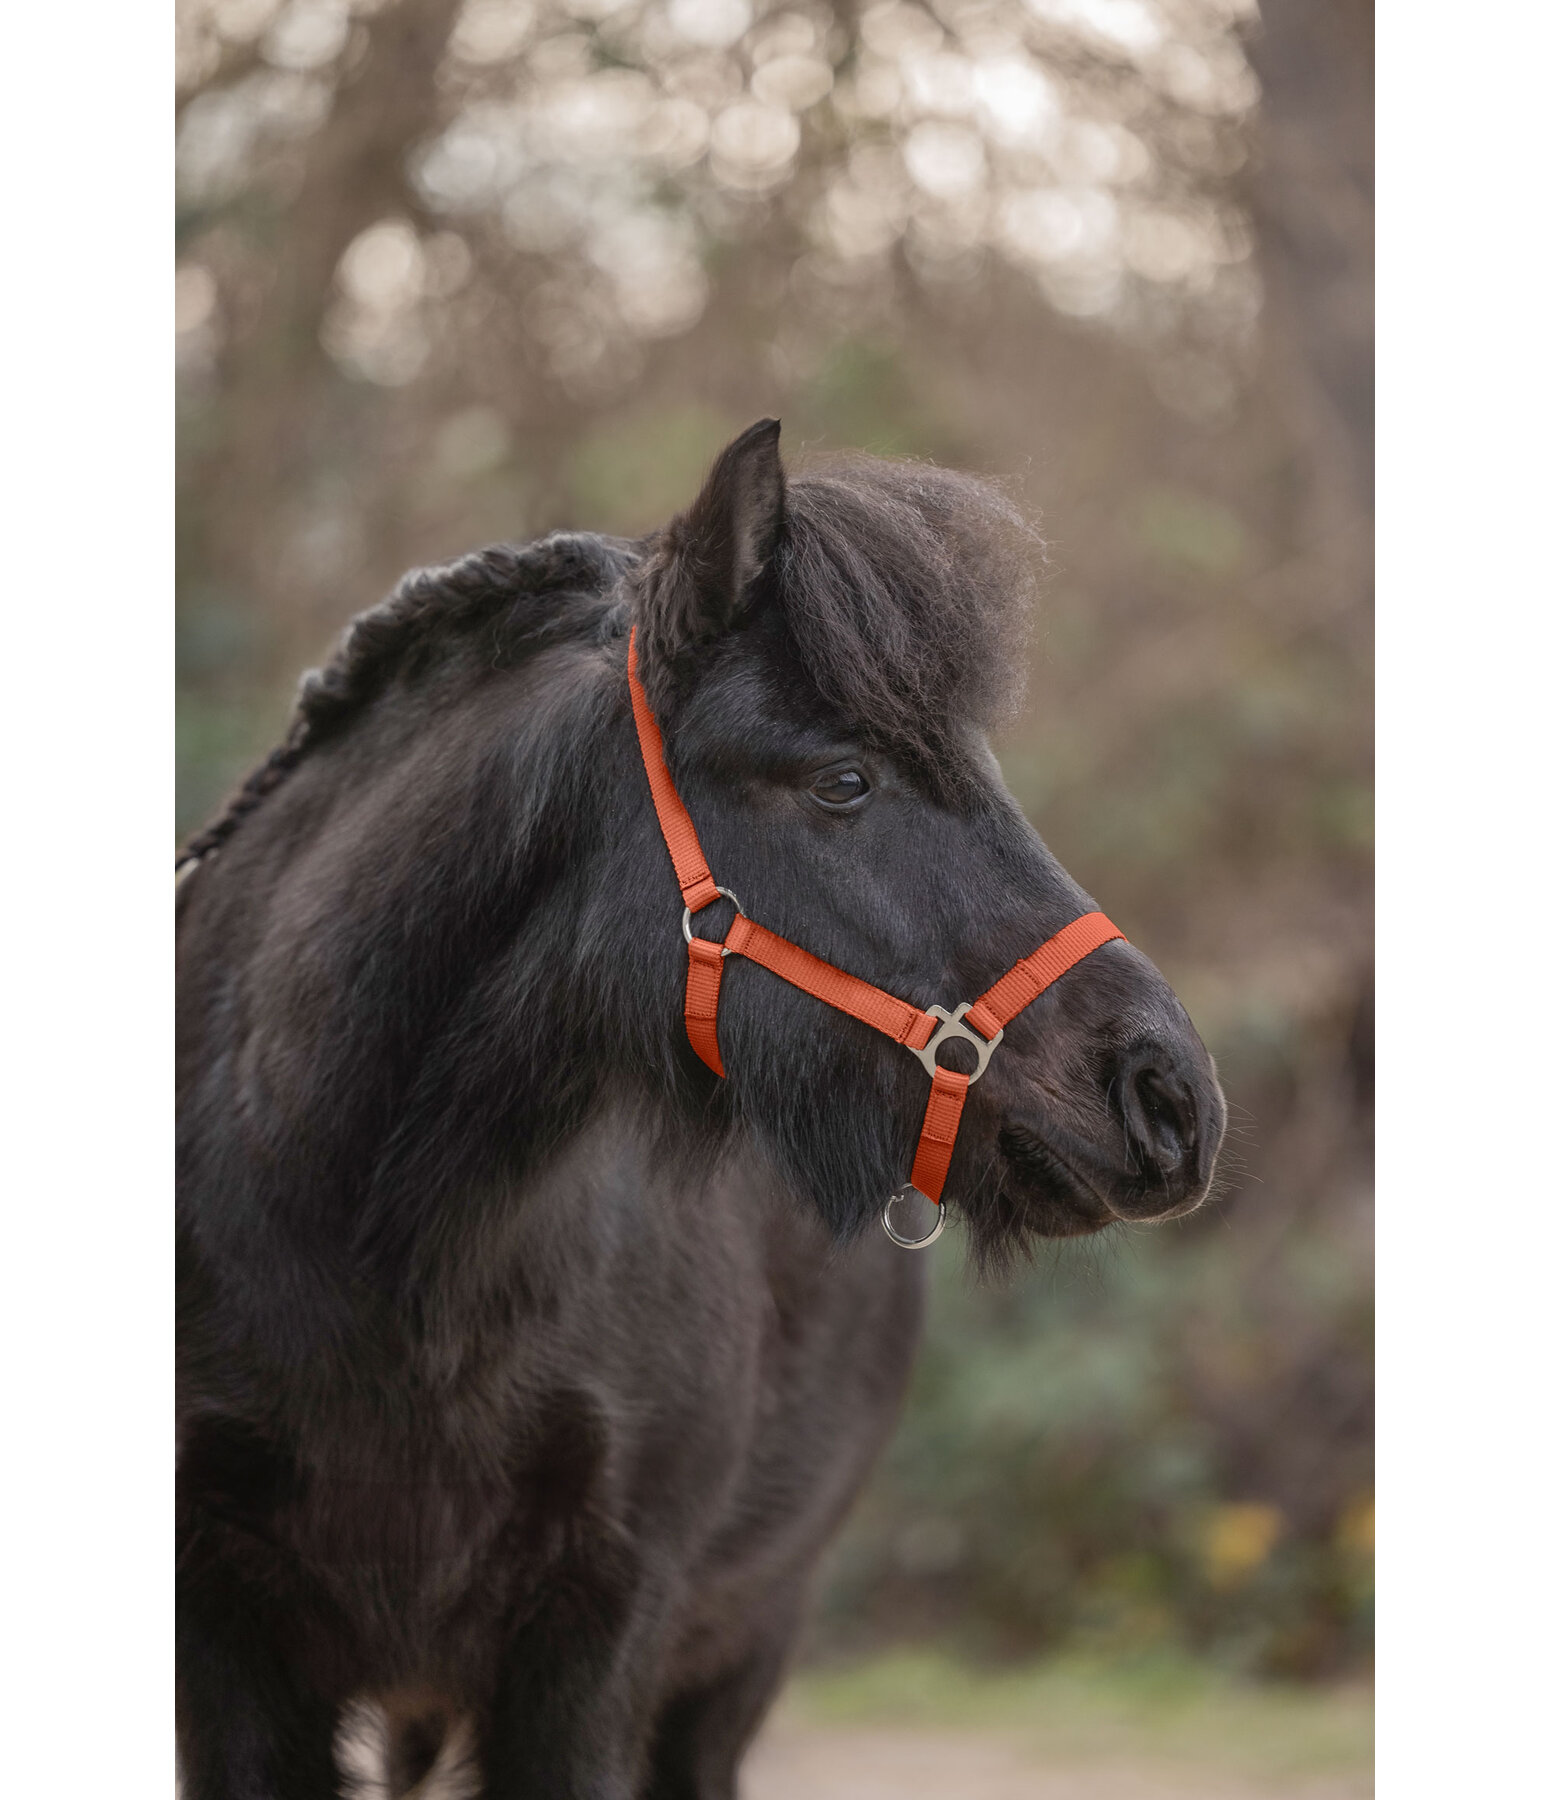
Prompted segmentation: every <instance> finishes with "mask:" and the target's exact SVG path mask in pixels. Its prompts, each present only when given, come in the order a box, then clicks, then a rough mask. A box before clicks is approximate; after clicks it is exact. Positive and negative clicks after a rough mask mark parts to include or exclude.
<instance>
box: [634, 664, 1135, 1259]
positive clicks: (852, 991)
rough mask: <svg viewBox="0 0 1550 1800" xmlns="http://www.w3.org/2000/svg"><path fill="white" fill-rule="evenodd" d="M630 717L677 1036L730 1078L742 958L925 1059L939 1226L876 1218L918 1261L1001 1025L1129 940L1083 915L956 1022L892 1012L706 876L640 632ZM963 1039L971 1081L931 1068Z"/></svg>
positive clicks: (924, 1177)
mask: <svg viewBox="0 0 1550 1800" xmlns="http://www.w3.org/2000/svg"><path fill="white" fill-rule="evenodd" d="M629 675H630V705H631V707H632V709H633V711H634V714H635V731H636V734H637V736H638V737H639V739H640V753H641V758H642V760H643V761H644V763H645V765H646V779H647V781H648V782H649V783H650V784H651V799H652V803H653V804H654V806H655V807H656V812H657V822H658V824H660V825H661V827H662V836H663V838H664V839H665V840H666V842H667V853H668V855H669V856H670V857H671V858H672V860H673V873H674V874H675V875H676V876H677V877H678V886H679V890H680V891H681V893H682V894H683V901H684V911H683V934H684V937H685V939H686V940H687V942H688V945H689V979H688V985H687V987H686V990H685V993H684V1025H685V1028H686V1029H687V1031H688V1034H689V1043H690V1045H691V1047H692V1048H693V1050H694V1053H695V1055H696V1056H698V1057H699V1059H700V1061H701V1062H702V1063H704V1064H705V1066H706V1067H707V1068H708V1069H710V1070H711V1071H712V1072H713V1073H715V1074H716V1075H719V1076H723V1077H724V1076H725V1075H726V1070H725V1068H723V1066H722V1062H721V1050H720V1048H719V1046H718V1045H717V1042H716V1012H717V1008H718V1006H719V1004H720V1000H721V976H722V971H723V968H724V966H725V963H726V959H727V958H728V957H729V956H745V957H747V958H748V960H749V961H750V962H756V963H758V964H760V965H761V966H762V967H763V968H766V969H768V970H769V971H770V973H771V974H772V975H778V976H780V978H781V980H782V981H789V982H790V983H791V984H792V986H793V987H799V988H801V989H802V990H803V992H804V993H808V994H811V995H812V996H813V997H814V998H815V999H817V1000H822V1001H823V1002H824V1003H825V1005H827V1006H835V1007H838V1008H839V1010H840V1011H841V1012H846V1013H849V1014H850V1016H851V1017H852V1018H853V1019H860V1020H861V1022H862V1024H864V1025H870V1026H872V1027H873V1029H874V1030H877V1031H881V1032H883V1033H885V1034H886V1035H887V1036H888V1037H891V1038H892V1039H893V1040H894V1042H895V1043H896V1044H902V1045H903V1046H904V1048H905V1049H906V1050H909V1051H911V1052H913V1054H914V1055H916V1056H918V1057H919V1058H920V1061H921V1063H922V1065H923V1066H924V1068H925V1070H926V1073H927V1074H928V1075H929V1076H930V1077H931V1092H930V1095H929V1096H928V1098H927V1100H926V1116H925V1119H924V1121H923V1122H922V1124H921V1127H920V1142H919V1144H918V1145H917V1147H916V1150H915V1162H914V1166H913V1167H912V1168H911V1170H910V1186H911V1187H913V1188H915V1189H916V1190H917V1191H918V1192H920V1193H922V1194H924V1195H925V1196H926V1198H927V1199H928V1200H930V1201H931V1202H932V1204H933V1205H934V1206H935V1207H936V1208H937V1218H936V1223H935V1224H934V1226H933V1228H932V1229H931V1231H930V1232H928V1233H927V1235H926V1236H925V1237H922V1238H905V1237H901V1236H900V1235H899V1234H898V1233H897V1232H896V1231H895V1230H894V1228H893V1225H892V1224H891V1223H890V1221H889V1217H888V1214H889V1211H890V1210H891V1208H892V1206H893V1203H894V1201H896V1200H900V1199H902V1198H903V1197H904V1193H905V1192H906V1191H907V1190H903V1189H901V1190H900V1192H899V1193H897V1194H894V1195H892V1196H890V1198H889V1201H888V1204H887V1206H885V1207H884V1209H883V1228H884V1230H886V1231H887V1233H888V1235H889V1237H891V1238H892V1239H893V1241H894V1242H895V1243H896V1244H899V1245H900V1246H901V1247H903V1248H904V1249H910V1250H913V1249H921V1248H923V1247H924V1246H925V1245H926V1244H930V1243H934V1242H935V1241H936V1239H937V1237H938V1236H939V1235H940V1233H941V1230H942V1223H943V1215H942V1188H943V1185H944V1184H945V1182H946V1180H947V1169H948V1165H949V1163H951V1161H952V1158H953V1145H954V1144H955V1143H956V1142H957V1138H958V1123H959V1120H960V1119H961V1118H962V1117H963V1103H964V1101H965V1100H966V1099H967V1098H968V1093H969V1089H970V1088H971V1087H972V1086H973V1085H974V1083H975V1082H976V1081H978V1080H979V1078H980V1076H981V1075H983V1074H984V1073H985V1070H986V1068H987V1066H988V1065H989V1063H990V1059H991V1056H992V1055H993V1054H994V1052H995V1048H996V1046H997V1045H998V1044H999V1043H1000V1042H1001V1038H1002V1034H1003V1033H1004V1032H1005V1030H1006V1028H1007V1026H1008V1024H1010V1022H1011V1021H1012V1020H1013V1019H1015V1018H1016V1017H1017V1015H1018V1014H1019V1013H1020V1012H1021V1011H1022V1010H1023V1009H1024V1008H1025V1007H1027V1006H1031V1005H1032V1003H1033V1002H1034V1001H1035V1000H1037V999H1038V997H1039V995H1040V994H1042V993H1043V992H1044V990H1045V989H1046V988H1047V987H1049V986H1050V985H1051V983H1053V982H1056V981H1058V980H1059V979H1060V977H1061V976H1062V975H1064V974H1065V973H1066V971H1067V970H1068V969H1071V968H1074V967H1075V966H1076V964H1077V963H1079V962H1081V960H1082V959H1083V957H1086V956H1091V955H1092V953H1093V951H1094V950H1096V949H1098V948H1099V947H1100V946H1101V945H1103V944H1110V943H1113V942H1114V940H1115V939H1116V938H1118V939H1120V940H1122V941H1123V940H1124V936H1125V934H1124V932H1122V931H1121V930H1120V929H1119V927H1118V926H1117V925H1114V924H1112V923H1111V922H1110V921H1109V920H1108V919H1106V918H1105V917H1104V915H1103V914H1102V913H1100V912H1091V913H1084V914H1083V915H1082V916H1081V918H1079V919H1073V920H1072V922H1071V923H1070V924H1069V925H1067V926H1065V927H1064V928H1063V929H1062V930H1060V931H1057V932H1056V933H1055V935H1054V936H1053V937H1052V938H1050V939H1048V940H1047V941H1046V942H1045V943H1043V944H1041V945H1040V946H1039V948H1038V949H1037V950H1035V951H1034V952H1033V954H1032V955H1031V956H1025V957H1023V959H1022V960H1021V961H1020V962H1017V963H1014V964H1013V965H1012V967H1011V968H1010V969H1008V970H1007V972H1006V974H1005V975H1003V976H1002V977H1001V979H1000V980H999V981H998V982H997V983H996V984H995V986H994V987H992V988H988V989H987V990H986V991H985V992H984V993H983V994H981V995H980V997H979V999H978V1000H974V1001H968V1000H965V1001H964V1002H963V1004H962V1005H961V1006H958V1007H956V1008H955V1009H954V1010H953V1011H952V1012H947V1011H946V1010H945V1009H944V1008H942V1007H940V1006H930V1007H927V1008H926V1009H925V1011H922V1010H921V1009H920V1008H919V1007H918V1006H912V1005H911V1004H910V1003H909V1001H908V1000H899V999H896V998H895V997H894V995H892V994H887V993H884V992H883V990H882V989H881V988H878V987H873V986H872V984H871V983H870V982H869V981H862V980H861V979H860V977H859V976H856V975H847V974H846V972H845V971H844V970H843V969H837V968H835V966H834V964H833V963H826V962H825V961H824V960H823V959H822V958H821V957H818V956H814V955H812V954H811V953H810V952H809V951H806V950H803V949H801V948H800V947H799V946H798V945H796V944H793V943H789V942H788V941H787V940H786V939H785V938H783V937H778V936H777V935H776V934H775V933H774V932H773V931H768V930H766V929H765V927H764V926H763V925H758V924H755V922H754V921H753V920H752V919H750V918H749V917H748V916H747V915H746V914H745V913H744V911H743V909H742V906H741V905H740V904H739V902H738V899H737V896H736V895H735V894H733V893H732V892H730V891H729V890H728V889H727V888H724V887H717V885H716V883H715V880H714V879H713V878H712V876H711V872H710V865H709V864H708V863H707V862H706V860H705V852H704V851H703V850H702V849H701V848H700V840H699V837H698V835H697V834H696V832H695V829H694V821H693V820H692V819H691V818H690V817H689V812H688V809H687V808H686V807H685V805H684V803H683V801H682V800H681V799H680V798H679V794H678V789H677V788H676V787H675V786H674V785H673V778H672V776H671V775H670V774H669V773H668V769H667V760H666V757H665V755H664V753H663V747H662V731H661V727H660V726H659V725H658V724H657V721H656V718H655V717H654V715H653V714H652V711H651V704H650V702H649V701H648V700H647V698H646V690H645V688H644V687H643V686H642V685H641V680H640V676H639V674H638V672H637V670H636V657H635V631H634V629H633V628H632V629H631V631H630V654H629ZM718 897H719V898H722V899H726V900H730V901H731V902H732V904H733V905H734V906H735V907H737V917H736V918H735V919H734V920H733V921H732V925H731V929H730V930H729V931H728V932H727V935H726V940H725V942H723V943H720V944H717V943H713V942H711V941H710V940H709V939H708V938H701V937H696V936H695V935H694V933H693V931H692V930H691V929H690V921H691V920H692V919H693V917H694V915H695V913H697V912H702V911H703V910H704V909H705V908H706V907H707V906H709V905H710V903H711V902H712V901H713V900H715V899H717V898H718ZM952 1038H958V1039H961V1040H962V1041H963V1042H965V1043H967V1044H968V1045H969V1046H970V1048H971V1049H972V1050H973V1051H974V1053H975V1056H976V1058H977V1061H976V1065H975V1068H974V1072H973V1073H972V1074H969V1075H960V1074H959V1073H958V1072H957V1071H956V1070H954V1069H944V1068H942V1067H941V1066H940V1065H939V1064H938V1062H937V1056H938V1053H939V1052H940V1050H941V1048H942V1046H943V1044H945V1043H947V1042H948V1040H949V1039H952Z"/></svg>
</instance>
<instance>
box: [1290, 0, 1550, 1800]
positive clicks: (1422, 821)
mask: <svg viewBox="0 0 1550 1800" xmlns="http://www.w3.org/2000/svg"><path fill="white" fill-rule="evenodd" d="M1274 3H1275V0H1266V4H1274ZM1378 48H1379V71H1380V73H1379V84H1378V124H1379V162H1378V167H1379V177H1380V178H1379V186H1378V220H1379V227H1378V245H1379V309H1378V325H1379V329H1378V344H1379V362H1378V374H1379V380H1378V401H1379V438H1378V469H1379V483H1378V521H1379V535H1378V546H1379V554H1378V648H1379V671H1380V674H1379V684H1378V727H1379V761H1378V817H1379V837H1378V843H1379V885H1378V942H1379V966H1378V984H1379V985H1378V1124H1379V1165H1378V1195H1379V1346H1380V1353H1379V1483H1378V1498H1379V1504H1378V1545H1379V1581H1378V1620H1379V1634H1378V1646H1379V1651H1378V1671H1379V1686H1378V1695H1379V1765H1378V1767H1379V1781H1378V1793H1379V1795H1380V1796H1382V1797H1384V1800H1415V1797H1417V1796H1429V1795H1439V1796H1443V1795H1446V1796H1448V1797H1449V1800H1457V1797H1458V1796H1461V1795H1481V1796H1486V1795H1489V1796H1493V1797H1495V1796H1502V1797H1503V1800H1506V1797H1508V1796H1517V1795H1520V1794H1529V1793H1537V1792H1542V1791H1543V1784H1544V1782H1545V1779H1546V1777H1545V1773H1544V1765H1545V1760H1546V1757H1545V1752H1544V1749H1543V1711H1544V1691H1545V1677H1546V1673H1547V1670H1546V1656H1545V1651H1544V1621H1545V1618H1546V1615H1547V1613H1550V1591H1547V1590H1550V1580H1547V1572H1546V1559H1545V1551H1544V1535H1545V1527H1546V1501H1545V1488H1544V1481H1545V1473H1546V1462H1547V1458H1546V1452H1545V1448H1544V1441H1545V1427H1546V1409H1545V1403H1544V1395H1543V1389H1544V1372H1545V1367H1544V1365H1545V1358H1544V1343H1545V1318H1546V1311H1547V1306H1550V1298H1547V1287H1550V1181H1547V1177H1546V1172H1545V1170H1546V1161H1545V1155H1544V1152H1543V1149H1542V1147H1541V1145H1540V1144H1539V1142H1538V1139H1539V1135H1540V1133H1541V1131H1542V1130H1543V1129H1544V1127H1545V1122H1546V1107H1545V1098H1544V1086H1543V1082H1544V1075H1543V1071H1544V1067H1545V1030H1544V1021H1545V1019H1546V1017H1547V1014H1550V1006H1547V1001H1550V994H1547V991H1546V989H1547V983H1546V978H1545V967H1546V953H1545V950H1544V947H1543V942H1542V936H1543V924H1544V893H1545V881H1546V876H1547V867H1546V863H1547V859H1546V855H1545V850H1544V838H1545V826H1546V807H1545V799H1544V773H1545V770H1544V757H1543V752H1542V745H1543V741H1544V735H1545V729H1546V717H1547V710H1550V709H1547V706H1546V699H1545V688H1546V680H1547V663H1550V631H1547V628H1546V617H1547V611H1550V593H1547V591H1546V590H1547V580H1546V574H1545V568H1546V548H1545V543H1544V538H1545V517H1544V515H1545V506H1544V498H1543V496H1544V490H1545V485H1546V478H1547V470H1546V458H1545V452H1544V440H1545V433H1546V429H1547V426H1546V419H1547V414H1550V380H1547V359H1546V342H1547V337H1550V283H1547V275H1550V255H1547V252H1546V248H1545V230H1544V219H1545V197H1544V190H1545V183H1546V179H1547V166H1546V159H1545V151H1544V136H1543V130H1544V116H1545V89H1546V80H1547V69H1550V22H1547V17H1546V12H1545V9H1544V8H1542V7H1537V6H1516V7H1504V8H1503V7H1497V8H1486V9H1483V10H1481V9H1460V8H1457V7H1454V6H1444V5H1439V4H1435V3H1434V4H1427V5H1422V4H1417V0H1387V3H1386V4H1385V5H1383V6H1382V7H1381V8H1380V9H1379V39H1378Z"/></svg>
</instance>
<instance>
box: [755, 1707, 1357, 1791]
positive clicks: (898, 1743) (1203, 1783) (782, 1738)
mask: <svg viewBox="0 0 1550 1800" xmlns="http://www.w3.org/2000/svg"><path fill="white" fill-rule="evenodd" d="M1371 1793H1372V1782H1371V1780H1370V1778H1364V1777H1362V1776H1359V1775H1345V1776H1331V1775H1319V1776H1313V1775H1307V1776H1287V1777H1281V1778H1276V1777H1247V1776H1237V1775H1232V1774H1228V1773H1225V1772H1223V1771H1222V1770H1220V1769H1202V1768H1199V1767H1195V1766H1183V1765H1174V1766H1167V1767H1159V1766H1153V1765H1151V1764H1146V1765H1141V1764H1137V1763H1134V1762H1127V1761H1112V1762H1111V1761H1107V1760H1103V1759H1093V1760H1083V1761H1081V1762H1080V1763H1070V1762H1068V1763H1064V1764H1060V1765H1057V1764H1053V1763H1051V1762H1049V1761H1047V1760H1045V1759H1044V1758H1042V1757H1040V1756H1038V1755H1037V1754H1036V1753H1035V1751H1034V1750H1033V1748H1032V1747H1031V1746H1030V1745H1029V1744H1027V1743H1026V1742H1022V1741H1019V1739H1018V1738H1017V1737H1015V1736H1012V1735H1000V1734H990V1733H986V1734H979V1735H975V1734H970V1733H967V1732H947V1731H918V1730H909V1729H903V1728H900V1729H895V1728H891V1727H878V1726H866V1727H861V1726H833V1725H822V1726H819V1725H813V1724H810V1723H808V1722H806V1721H803V1720H799V1719H793V1718H783V1717H780V1716H777V1717H776V1718H775V1719H774V1720H773V1721H772V1722H771V1724H770V1726H769V1728H768V1729H767V1730H766V1731H765V1733H764V1735H763V1736H762V1737H761V1738H760V1740H759V1742H758V1743H757V1744H756V1745H755V1746H754V1749H753V1751H752V1753H751V1754H750V1756H749V1758H748V1761H747V1762H746V1763H745V1764H744V1766H743V1790H742V1794H743V1800H926V1796H928V1795H929V1796H931V1797H932V1800H1367V1797H1368V1796H1370V1795H1371Z"/></svg>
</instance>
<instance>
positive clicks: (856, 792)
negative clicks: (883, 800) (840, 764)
mask: <svg viewBox="0 0 1550 1800" xmlns="http://www.w3.org/2000/svg"><path fill="white" fill-rule="evenodd" d="M807 791H808V793H810V794H811V795H812V796H813V798H814V799H815V800H817V801H818V802H819V803H820V804H821V805H823V806H828V807H843V806H854V805H855V804H856V802H857V801H858V800H860V799H862V798H863V797H864V796H865V795H866V794H868V793H870V792H871V789H870V787H869V786H868V783H867V778H866V776H865V775H863V774H862V773H861V771H860V770H859V769H825V770H824V772H823V774H822V775H820V776H819V777H818V779H817V780H816V781H815V782H814V783H813V785H812V786H811V787H810V788H809V789H808V790H807Z"/></svg>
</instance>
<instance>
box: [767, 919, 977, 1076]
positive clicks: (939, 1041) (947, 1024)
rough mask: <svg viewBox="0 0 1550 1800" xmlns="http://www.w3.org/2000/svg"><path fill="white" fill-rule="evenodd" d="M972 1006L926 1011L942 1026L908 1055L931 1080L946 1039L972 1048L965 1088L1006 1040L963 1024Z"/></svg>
mask: <svg viewBox="0 0 1550 1800" xmlns="http://www.w3.org/2000/svg"><path fill="white" fill-rule="evenodd" d="M738 910H739V911H741V910H742V909H741V907H739V909H738ZM975 1004H976V1002H975V1001H973V1000H965V1001H964V1002H963V1004H962V1005H961V1006H957V1007H954V1009H953V1010H952V1011H951V1012H948V1011H947V1010H946V1008H945V1007H941V1006H928V1007H927V1008H926V1011H927V1013H928V1014H929V1015H930V1016H931V1017H932V1018H933V1019H940V1020H941V1021H942V1023H941V1024H940V1025H938V1026H937V1028H936V1030H935V1031H933V1032H932V1034H931V1036H930V1037H929V1038H928V1039H927V1041H926V1042H925V1043H924V1044H923V1045H922V1046H921V1048H920V1049H919V1050H912V1051H911V1054H912V1055H914V1056H918V1057H919V1058H920V1061H921V1066H922V1067H923V1068H924V1069H925V1071H926V1073H927V1074H928V1075H930V1076H931V1077H932V1078H933V1079H934V1078H935V1076H936V1059H937V1052H938V1051H939V1050H940V1049H941V1048H942V1046H943V1044H945V1043H946V1042H947V1040H948V1039H949V1038H962V1039H963V1041H964V1043H966V1044H969V1045H972V1046H973V1049H974V1054H975V1056H976V1057H977V1058H978V1059H979V1061H978V1064H977V1066H976V1068H975V1070H974V1073H973V1074H972V1075H971V1076H970V1077H969V1085H970V1087H972V1086H973V1085H974V1083H975V1082H976V1081H978V1080H979V1078H980V1076H981V1075H983V1074H984V1073H985V1070H986V1068H987V1067H988V1066H989V1064H990V1055H991V1052H992V1051H993V1050H994V1049H995V1047H996V1045H997V1044H999V1043H1000V1042H1001V1040H1002V1038H1004V1037H1005V1036H1006V1027H1005V1026H1004V1025H1003V1026H1002V1027H1001V1029H1000V1030H999V1031H998V1032H997V1033H996V1035H995V1036H994V1037H993V1038H982V1037H981V1036H980V1034H979V1033H978V1032H977V1031H976V1030H975V1029H974V1027H973V1026H972V1025H965V1024H964V1022H963V1015H964V1014H965V1013H966V1012H967V1011H968V1010H969V1008H970V1007H971V1006H974V1005H975ZM905 1048H906V1049H910V1046H909V1045H906V1046H905Z"/></svg>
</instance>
